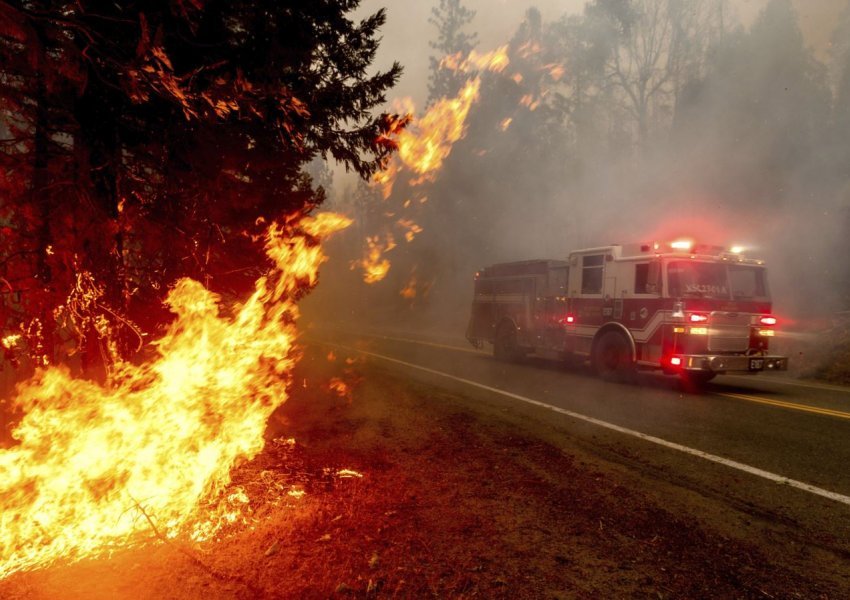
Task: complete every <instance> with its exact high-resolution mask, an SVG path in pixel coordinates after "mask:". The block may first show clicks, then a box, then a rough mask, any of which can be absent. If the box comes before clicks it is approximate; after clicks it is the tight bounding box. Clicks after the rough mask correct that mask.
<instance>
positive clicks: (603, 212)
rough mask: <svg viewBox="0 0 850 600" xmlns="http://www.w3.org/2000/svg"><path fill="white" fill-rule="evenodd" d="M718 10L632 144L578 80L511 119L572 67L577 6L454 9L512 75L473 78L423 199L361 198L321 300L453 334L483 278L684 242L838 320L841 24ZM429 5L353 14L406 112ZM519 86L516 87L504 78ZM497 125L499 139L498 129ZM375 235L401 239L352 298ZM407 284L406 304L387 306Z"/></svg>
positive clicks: (846, 59) (782, 8) (775, 5)
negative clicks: (382, 17) (536, 83)
mask: <svg viewBox="0 0 850 600" xmlns="http://www.w3.org/2000/svg"><path fill="white" fill-rule="evenodd" d="M719 2H720V0H712V2H711V3H712V5H713V6H718V5H719V6H722V11H721V12H722V19H721V20H722V21H723V26H722V30H723V31H722V33H721V34H720V36H719V37H715V38H711V39H709V38H710V36H709V35H708V33H706V36H708V37H703V38H700V39H703V41H705V44H704V46H702V49H701V50H700V51H699V56H698V57H697V58H698V60H697V61H696V62H694V66H693V67H692V68H690V67H689V69H686V70H685V71H687V76H683V77H682V79H681V86H677V87H675V89H674V88H673V87H672V86H669V89H668V91H667V93H665V95H664V97H663V98H660V99H658V100H657V101H653V102H654V103H655V104H654V106H653V108H652V110H651V111H649V112H647V114H646V115H644V116H645V117H646V123H645V125H646V133H645V135H644V134H642V133H641V125H640V124H639V123H638V122H637V120H636V119H635V116H634V114H633V112H631V111H632V109H633V108H634V107H633V106H631V105H630V103H629V99H628V97H627V96H628V95H627V93H626V92H625V91H623V90H622V89H621V90H614V91H613V95H610V94H609V95H606V94H607V93H602V94H600V93H596V94H595V95H594V94H593V93H591V94H590V96H587V97H586V98H584V99H583V100H582V99H581V98H582V97H581V96H579V95H577V88H576V85H577V84H576V81H577V80H575V79H573V80H571V83H569V84H565V82H564V81H560V82H559V83H556V84H555V87H554V89H553V90H552V91H553V93H552V94H550V95H548V96H545V95H544V96H543V97H542V98H543V104H542V108H541V109H540V110H536V111H535V110H534V109H528V108H524V107H523V106H522V95H523V94H526V93H529V92H534V90H531V89H530V88H529V87H528V85H529V84H530V82H531V81H532V80H534V79H535V78H539V77H541V75H540V74H541V72H542V71H544V70H545V68H544V65H545V64H546V62H547V61H554V62H557V63H563V64H565V65H567V71H569V70H570V69H575V68H578V67H577V64H572V66H570V65H571V60H572V56H571V53H570V51H569V49H568V48H567V46H564V45H563V44H564V43H566V44H569V40H570V39H573V38H569V35H567V36H566V37H564V36H561V37H558V35H560V34H558V31H561V30H560V29H559V27H561V24H563V23H564V22H565V21H563V20H562V17H564V16H565V15H576V16H577V18H579V17H578V16H579V15H582V13H583V9H584V6H585V2H584V0H560V1H557V0H545V1H544V0H537V1H530V0H529V1H526V0H521V1H520V0H510V1H508V0H498V1H496V0H492V1H485V0H464V1H463V5H465V6H467V7H469V8H471V9H473V10H475V11H476V16H475V18H474V20H473V21H472V23H471V24H469V26H468V27H467V28H466V30H467V31H468V32H475V33H477V35H478V49H479V50H480V51H489V50H492V49H494V48H497V47H499V46H502V45H504V44H508V43H509V42H511V41H512V40H513V41H514V45H513V46H512V47H511V50H510V51H509V52H510V53H511V54H512V63H511V65H510V70H509V72H508V73H506V74H501V75H492V76H487V75H485V76H484V78H483V84H482V89H481V97H480V99H479V101H478V102H477V103H476V104H475V105H474V106H473V108H472V111H471V112H470V115H469V122H468V124H467V133H466V136H465V138H464V139H462V140H460V141H458V142H457V143H456V144H455V146H454V148H453V150H452V154H451V155H450V157H449V158H448V159H447V161H446V162H445V164H444V166H443V168H442V169H441V171H440V173H439V174H438V175H437V176H436V178H435V179H434V180H433V181H431V182H429V183H427V184H425V185H424V186H420V187H419V188H418V193H420V194H421V195H427V196H428V199H429V200H428V202H427V203H426V204H421V205H420V204H419V203H417V202H413V203H412V208H402V206H403V205H404V206H408V205H410V204H411V203H410V202H407V201H408V200H409V198H408V196H406V195H405V194H407V193H409V192H410V193H414V194H415V193H417V190H414V189H413V188H405V186H404V185H402V184H399V185H398V186H397V190H398V191H397V193H396V194H395V196H394V197H393V198H390V199H389V200H382V199H381V198H380V194H378V197H377V198H373V200H372V204H373V208H372V209H371V210H372V212H373V213H375V214H373V215H372V217H374V218H373V220H372V221H368V220H363V219H361V221H360V222H359V223H357V225H356V226H355V228H354V229H353V230H352V232H350V233H349V239H348V241H347V242H346V243H347V244H348V245H347V249H346V250H345V251H343V252H337V254H338V255H339V256H337V258H334V256H333V253H332V261H331V264H330V266H329V270H331V271H332V270H333V269H337V272H336V273H335V274H333V275H330V276H329V277H326V283H325V284H324V285H323V286H320V290H318V291H319V295H324V296H325V297H326V298H328V305H329V306H333V307H334V308H333V310H335V311H336V312H339V310H340V308H339V305H337V304H334V303H335V302H336V300H335V299H338V298H345V299H346V303H345V305H344V307H343V308H344V311H346V312H350V311H353V310H354V309H353V308H352V306H353V305H354V300H356V298H357V297H358V296H361V297H362V299H363V300H362V305H363V306H365V307H366V308H365V309H364V310H365V311H366V312H368V313H370V314H372V315H375V314H377V313H381V312H384V313H385V316H387V315H389V317H390V319H395V318H398V315H402V314H407V315H408V316H410V315H416V318H419V317H420V316H421V315H422V314H423V311H424V312H426V313H429V315H430V317H433V319H432V320H434V321H439V320H440V319H443V318H444V317H449V318H448V320H450V321H452V323H451V325H448V324H446V323H438V324H437V325H436V326H438V327H441V328H444V329H452V330H458V328H459V327H461V324H462V322H463V320H464V318H465V316H466V315H468V310H469V301H470V294H471V281H472V277H473V275H474V273H475V271H476V270H477V269H480V268H481V267H484V266H486V265H488V264H493V263H496V262H503V261H513V260H525V259H532V258H552V259H564V258H565V257H566V255H567V254H568V253H569V252H570V251H572V250H575V249H579V248H586V247H594V246H602V245H608V244H617V243H632V242H646V241H651V240H658V239H663V238H665V237H670V236H679V235H689V236H691V237H693V236H698V237H699V238H700V241H704V242H706V243H710V244H721V245H732V244H743V245H744V246H746V247H748V248H749V249H750V250H751V251H752V252H751V255H754V256H757V257H760V258H765V259H767V261H768V264H769V265H770V270H771V274H770V280H771V287H772V291H773V296H774V302H775V305H776V306H777V307H778V310H779V311H780V312H781V313H783V314H795V315H810V314H828V313H830V312H831V311H836V310H847V309H848V308H850V241H849V240H848V239H847V238H848V232H847V229H848V227H850V184H848V172H850V110H849V109H848V107H850V102H848V99H850V50H848V49H847V48H848V47H850V40H848V43H847V44H843V43H842V41H841V39H838V40H837V43H838V44H839V45H840V46H842V48H844V49H843V50H841V52H843V53H844V54H842V55H841V56H839V55H838V53H837V52H835V51H834V48H832V47H831V43H833V42H835V41H836V38H835V32H836V31H840V30H841V29H839V28H840V27H841V25H840V24H841V23H845V24H844V27H846V28H848V29H850V19H848V15H850V2H848V0H734V1H728V2H725V3H722V4H718V3H719ZM789 2H790V4H789ZM436 4H438V0H433V1H430V2H418V1H417V2H414V1H395V2H388V1H387V0H366V1H365V2H364V3H363V4H362V5H361V8H360V9H359V10H360V12H359V13H358V14H360V15H366V14H370V13H372V12H374V11H375V10H378V9H379V8H381V7H386V8H387V23H386V25H385V26H384V28H383V30H382V33H381V36H382V44H381V47H380V50H379V52H378V56H377V58H376V61H375V64H374V65H373V67H374V68H375V69H386V68H387V67H388V66H389V65H390V64H392V62H394V61H398V62H400V63H401V64H402V65H403V67H404V69H405V72H404V75H403V77H402V79H401V81H400V82H399V84H398V86H397V87H396V88H394V89H393V90H392V91H391V92H390V94H389V100H390V102H391V101H392V100H393V99H396V98H401V97H406V96H409V97H412V99H413V100H414V102H415V104H416V106H417V107H418V109H419V110H420V111H421V110H423V108H422V107H423V106H424V105H425V103H426V99H427V90H428V75H429V60H428V59H429V57H430V56H432V55H434V53H435V51H434V50H433V49H432V48H431V47H430V46H429V41H431V40H433V39H435V37H436V33H435V27H434V26H433V25H432V24H430V23H429V22H428V17H429V15H430V13H431V9H432V8H433V7H434V6H435V5H436ZM665 6H666V5H665ZM671 6H672V5H671ZM532 7H533V8H536V9H538V14H539V20H537V21H536V25H535V24H534V23H532V21H535V19H537V17H532V21H527V20H526V16H527V11H528V10H529V9H530V8H532ZM842 19H844V21H842ZM579 20H581V19H579ZM535 27H536V28H537V29H536V33H535V32H534V31H532V30H534V29H535ZM527 35H531V36H532V37H533V36H538V37H536V38H534V39H537V40H538V41H539V42H540V45H541V47H542V54H544V55H545V54H546V53H547V52H548V53H549V55H548V57H547V58H545V59H544V58H540V59H539V60H540V61H541V62H538V63H536V66H535V64H532V63H533V61H534V60H536V59H526V58H523V57H522V52H521V51H520V50H519V48H520V46H519V45H517V44H518V42H517V41H516V40H517V39H520V41H521V40H522V39H525V38H524V37H523V36H527ZM528 39H531V38H528ZM553 40H554V41H553ZM558 40H560V42H559V41H558ZM706 40H707V41H706ZM559 44H562V45H560V46H559ZM529 61H531V62H529ZM685 71H683V73H684V72H685ZM520 72H521V73H522V74H523V76H524V79H523V80H522V83H521V84H516V83H514V80H512V79H511V77H512V76H513V75H514V74H517V73H520ZM574 73H579V71H574ZM574 73H573V74H574ZM544 78H545V77H544ZM842 78H844V79H846V81H844V83H842V81H843V80H842ZM550 83H551V82H550ZM558 86H560V88H559V87H558ZM538 92H540V90H539V89H538V90H537V92H535V93H538ZM558 94H560V95H561V96H562V97H561V98H558V97H556V96H557V95H558ZM578 100H581V102H580V104H581V106H578V105H577V104H576V102H577V101H578ZM845 105H846V106H845ZM386 109H387V110H392V109H393V106H392V104H391V103H388V105H387V107H386ZM506 119H510V120H511V122H512V124H511V125H510V127H509V128H505V127H502V126H500V124H503V123H504V122H505V121H506ZM843 132H846V133H843ZM335 171H336V173H335V179H334V184H333V188H334V189H333V190H332V194H331V198H333V199H334V201H333V202H332V203H331V208H335V207H338V206H342V207H343V209H345V208H346V207H347V208H351V207H352V206H354V205H355V204H356V202H357V200H356V198H355V196H356V193H354V192H353V191H352V190H353V188H354V186H353V181H354V178H352V177H351V176H345V175H344V174H342V173H341V169H339V168H335ZM405 189H407V191H405ZM367 195H368V194H367ZM337 201H339V204H336V202H337ZM362 206H363V203H362V202H361V208H362ZM365 212H367V213H368V212H369V209H367V210H366V211H365ZM402 217H403V218H405V219H412V220H413V221H415V222H416V223H418V224H419V225H420V226H421V227H422V228H423V233H421V234H419V235H417V237H416V239H415V240H414V241H413V242H412V243H406V242H404V236H403V232H402V231H401V230H399V228H398V226H397V225H396V224H394V223H395V220H397V219H399V218H402ZM375 224H377V225H378V226H374V227H373V225H375ZM381 224H383V225H385V226H386V227H389V229H386V228H385V229H384V230H383V231H384V232H386V231H389V230H392V229H393V228H395V229H396V231H395V239H396V241H398V242H399V243H398V244H397V245H396V247H395V249H393V250H392V251H391V252H387V254H386V258H387V259H389V260H390V261H391V262H392V267H391V270H390V273H389V275H388V276H387V278H386V279H385V280H384V281H381V282H380V283H378V284H375V285H372V286H366V285H364V284H363V283H362V282H361V281H359V279H358V277H359V276H358V274H357V270H356V269H355V270H354V271H349V269H348V267H349V265H350V264H351V263H352V261H356V259H357V257H358V256H357V255H358V252H362V249H363V240H364V239H365V237H366V236H367V235H372V236H374V235H377V234H382V233H381V229H380V225H381ZM382 235H383V234H382ZM358 237H359V240H358V239H356V238H358ZM328 280H331V282H330V283H328V282H327V281H328ZM412 282H415V283H416V285H417V286H418V287H417V288H416V294H415V295H412V296H411V297H410V298H403V299H400V295H399V292H400V290H402V289H404V288H406V287H409V286H410V285H411V283H412ZM408 309H412V310H410V311H409V312H407V313H405V312H404V311H405V310H408ZM801 319H802V317H801Z"/></svg>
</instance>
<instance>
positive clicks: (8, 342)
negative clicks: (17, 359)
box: [0, 333, 21, 350]
mask: <svg viewBox="0 0 850 600" xmlns="http://www.w3.org/2000/svg"><path fill="white" fill-rule="evenodd" d="M20 341H21V334H20V333H12V334H10V335H7V336H5V337H4V338H3V339H2V340H0V345H2V346H3V347H4V348H6V350H11V349H12V348H14V347H15V346H17V345H18V342H20Z"/></svg>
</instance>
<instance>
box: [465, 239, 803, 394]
mask: <svg viewBox="0 0 850 600" xmlns="http://www.w3.org/2000/svg"><path fill="white" fill-rule="evenodd" d="M776 324H777V319H776V317H775V316H773V314H772V311H771V300H770V294H769V291H768V286H767V270H766V268H765V265H764V261H762V260H757V259H754V258H749V257H747V256H745V255H744V253H743V249H741V248H737V247H733V248H724V247H720V246H710V245H705V244H698V243H695V242H694V241H692V240H676V241H673V242H652V243H646V244H628V245H612V246H603V247H598V248H588V249H584V250H576V251H574V252H572V253H570V254H569V256H568V258H567V260H529V261H522V262H510V263H502V264H496V265H493V266H490V267H487V268H485V269H483V270H481V271H479V272H478V273H477V274H476V276H475V292H474V299H473V303H472V314H471V317H470V320H469V325H468V327H467V332H466V338H467V339H468V340H469V341H470V342H471V343H472V344H473V346H475V347H477V348H481V347H483V344H484V342H489V343H491V344H492V345H493V352H494V354H495V356H496V357H497V358H500V359H504V360H516V359H519V358H521V357H523V356H526V355H530V354H534V355H537V356H542V357H545V358H551V359H555V360H568V359H570V358H573V357H579V358H582V359H587V360H589V361H590V364H591V365H592V367H593V368H594V370H595V371H596V372H597V373H598V374H599V375H600V376H602V377H603V378H604V379H607V380H610V381H625V380H628V379H630V378H631V376H632V375H633V374H634V372H635V371H636V370H638V369H656V370H661V371H662V372H664V373H666V374H670V375H678V376H680V377H682V379H684V380H685V381H687V382H690V383H694V384H702V383H705V382H707V381H709V380H710V379H712V378H714V377H715V376H716V375H718V374H722V373H733V372H740V373H757V372H760V371H785V370H787V368H788V358H787V357H785V356H778V355H775V354H772V353H771V352H770V351H769V345H770V340H771V338H773V337H774V336H775V333H776Z"/></svg>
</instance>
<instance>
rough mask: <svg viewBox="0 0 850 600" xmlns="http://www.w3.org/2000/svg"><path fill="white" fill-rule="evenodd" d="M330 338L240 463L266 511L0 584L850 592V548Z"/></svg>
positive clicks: (89, 591) (7, 589)
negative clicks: (214, 536) (819, 546)
mask: <svg viewBox="0 0 850 600" xmlns="http://www.w3.org/2000/svg"><path fill="white" fill-rule="evenodd" d="M326 353H327V351H326V350H322V351H321V352H319V351H315V352H310V353H308V354H307V357H306V358H305V361H304V363H303V365H302V367H301V368H300V372H299V377H298V379H297V382H298V385H297V386H296V387H295V389H294V391H293V397H292V399H291V400H290V401H289V402H288V403H287V404H286V405H285V406H284V407H283V409H282V410H281V411H280V412H279V413H278V414H276V415H275V417H274V418H273V420H272V422H271V423H270V426H269V432H268V438H269V442H268V444H267V448H266V450H265V451H264V452H263V453H262V454H261V455H260V456H258V457H257V458H256V459H255V460H254V461H251V462H250V463H247V464H245V465H242V466H240V467H239V468H238V469H237V470H236V471H235V472H234V483H235V484H238V485H241V486H243V487H244V489H246V490H247V491H248V494H249V496H250V497H251V499H252V500H251V508H252V511H253V513H252V514H253V519H254V524H253V525H251V526H250V527H242V528H237V530H236V531H234V532H232V533H231V534H229V535H228V536H226V537H224V538H223V539H222V540H219V541H215V542H208V543H204V544H186V543H183V542H171V543H168V544H163V543H154V544H150V545H148V546H145V547H142V548H136V549H131V550H124V551H120V552H116V553H114V554H113V555H112V556H111V557H102V558H99V559H93V560H89V561H85V562H82V563H77V564H74V565H69V566H54V567H52V568H50V569H45V570H42V571H36V572H30V573H21V574H16V575H14V576H12V577H10V578H8V579H7V580H5V581H2V582H0V598H3V599H6V600H24V599H26V600H36V599H53V598H61V599H63V600H66V599H67V600H76V599H83V598H85V599H93V600H100V599H107V598H108V599H138V598H151V599H154V598H156V599H161V598H173V599H180V600H189V599H199V600H200V599H204V600H210V599H217V598H234V599H251V598H328V597H340V598H344V597H356V598H428V597H447V598H552V599H559V598H656V599H664V598H807V599H808V598H836V599H838V598H847V597H850V556H847V555H843V556H842V555H840V553H839V555H838V556H837V558H836V560H838V561H842V560H843V561H846V563H845V564H846V565H847V566H848V569H847V570H846V571H845V576H844V577H842V576H841V575H840V572H841V568H840V565H839V566H838V567H835V565H832V566H831V567H830V568H820V566H819V565H821V566H822V563H823V561H822V560H821V558H820V557H819V556H818V555H817V553H816V552H814V551H812V550H811V549H808V548H796V549H789V548H788V547H786V546H787V540H784V539H782V538H781V533H778V532H777V531H774V530H773V529H771V527H770V526H769V524H759V523H757V522H755V523H753V524H752V526H753V527H762V528H763V531H762V532H761V535H759V536H752V535H751V532H748V531H736V529H735V527H733V526H730V525H729V524H728V523H727V522H717V521H716V520H715V519H713V518H712V516H711V515H712V514H715V513H717V512H718V511H717V509H716V506H715V507H714V508H712V507H710V506H708V505H706V507H705V510H703V509H702V508H701V507H700V504H699V502H701V500H700V501H694V500H693V496H694V494H693V493H692V492H690V491H686V490H685V491H682V492H681V493H682V494H683V495H688V496H689V498H688V499H687V500H681V501H678V500H675V499H673V500H670V501H664V502H662V501H660V500H659V494H658V493H657V490H655V491H652V486H653V485H655V483H657V482H653V481H652V479H651V478H649V479H647V478H645V477H642V476H640V475H634V474H630V473H628V471H627V470H624V469H623V468H622V465H617V464H611V463H610V462H608V461H606V460H604V459H603V458H600V457H599V456H598V455H594V454H593V453H592V452H591V453H588V452H587V451H586V450H585V449H583V448H581V447H579V446H577V445H572V444H571V442H570V438H569V436H567V435H562V436H561V437H560V438H559V439H561V442H559V443H554V442H553V438H552V431H551V428H549V429H547V431H546V432H545V435H543V434H541V432H540V431H539V429H540V425H539V423H535V422H534V421H532V420H528V421H523V420H522V419H521V418H520V419H517V418H512V419H508V418H506V416H505V414H504V410H505V409H503V408H498V407H488V406H484V405H476V406H473V405H472V403H471V401H470V400H469V399H468V398H463V397H459V396H457V395H454V394H451V393H448V392H445V391H441V390H438V389H436V388H433V387H429V386H425V385H420V384H415V383H411V382H409V381H406V380H405V379H403V378H400V377H398V376H395V375H392V374H391V373H389V372H386V371H383V370H380V369H376V368H374V367H372V366H369V365H364V364H360V363H354V364H346V361H345V359H346V357H345V356H336V357H333V358H334V360H332V361H329V360H328V358H327V356H326ZM334 377H336V378H339V379H336V380H334V379H332V378H334ZM334 381H336V382H337V383H338V382H340V381H341V382H344V383H346V385H347V386H348V387H349V388H350V390H351V393H350V395H349V394H346V393H343V392H341V391H339V386H338V385H337V386H334V385H331V384H332V383H333V382H334ZM334 387H337V390H336V391H335V390H334ZM290 436H291V437H293V438H294V439H295V442H294V443H292V442H291V441H287V439H285V438H289V437H290ZM300 491H303V492H304V494H303V495H300V496H299V494H300ZM290 492H295V493H294V494H291V493H290ZM704 501H705V502H706V503H716V502H718V501H717V499H711V498H706V499H705V500H704ZM724 510H725V508H724ZM748 518H750V517H748ZM752 519H753V520H754V521H757V520H758V519H757V518H756V517H752ZM766 520H767V521H769V518H767V519H766ZM765 539H767V540H771V539H773V543H772V544H765V543H764V540H765ZM828 542H829V540H826V541H825V542H824V543H825V544H827V545H828ZM792 543H794V542H792Z"/></svg>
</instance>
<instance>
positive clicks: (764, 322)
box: [759, 317, 776, 325]
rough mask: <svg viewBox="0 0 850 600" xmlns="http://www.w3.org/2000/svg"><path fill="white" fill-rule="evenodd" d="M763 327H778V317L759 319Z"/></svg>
mask: <svg viewBox="0 0 850 600" xmlns="http://www.w3.org/2000/svg"><path fill="white" fill-rule="evenodd" d="M759 323H761V324H762V325H776V317H762V318H760V319H759Z"/></svg>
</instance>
